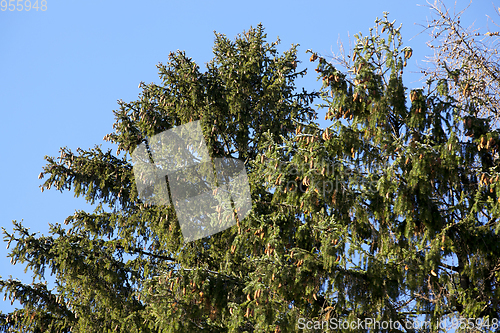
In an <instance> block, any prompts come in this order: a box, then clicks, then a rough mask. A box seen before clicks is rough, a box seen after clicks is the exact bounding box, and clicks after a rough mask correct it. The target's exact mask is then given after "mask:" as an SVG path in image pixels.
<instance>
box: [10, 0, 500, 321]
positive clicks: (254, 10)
mask: <svg viewBox="0 0 500 333" xmlns="http://www.w3.org/2000/svg"><path fill="white" fill-rule="evenodd" d="M13 2H14V1H13ZM20 2H21V3H24V0H22V1H20ZM31 2H32V4H34V0H31ZM497 2H498V1H497ZM446 3H447V5H448V6H450V8H452V9H453V3H454V1H446ZM459 3H460V4H459V5H460V6H462V7H460V8H463V6H465V5H467V3H468V1H459ZM39 4H40V1H39ZM305 4H306V2H305V1H290V0H289V1H246V2H237V1H201V0H199V1H167V0H164V1H159V0H156V1H151V0H145V1H128V0H127V1H117V0H108V1H94V0H87V1H61V0H47V2H46V5H47V8H46V11H41V10H40V9H39V10H38V11H36V10H35V9H31V10H30V11H22V12H20V11H17V10H16V11H9V10H8V9H7V11H0V31H1V33H0V48H1V52H0V114H1V118H0V138H1V142H2V143H1V145H0V154H1V155H0V156H1V158H2V160H1V162H2V163H1V164H0V171H1V172H0V182H1V183H0V184H1V185H2V187H3V188H2V191H1V192H0V204H1V206H0V208H1V209H0V226H3V227H5V228H7V229H8V230H11V228H12V223H11V221H12V220H19V221H20V220H22V219H24V224H25V225H26V226H28V227H30V228H31V231H33V232H37V231H40V232H42V233H46V232H47V230H48V223H56V222H59V223H62V222H63V221H64V219H65V218H66V217H67V216H68V215H71V214H73V213H74V211H75V209H90V206H88V205H87V204H86V203H85V201H84V200H83V199H82V198H74V197H73V194H72V193H70V192H65V193H60V192H57V191H56V190H54V189H52V190H49V191H45V192H44V193H41V191H40V188H39V186H40V184H41V183H42V181H41V180H38V178H37V177H38V174H39V173H40V172H41V170H42V167H43V166H44V165H45V162H44V159H43V157H44V156H45V155H49V156H58V155H59V153H58V151H59V148H60V147H64V146H67V147H69V148H70V149H72V150H76V148H78V147H81V148H82V149H88V148H91V147H93V146H94V145H96V144H103V147H112V148H114V146H111V145H109V144H107V143H105V142H103V140H102V138H103V137H104V135H106V134H107V133H110V132H112V124H113V122H114V119H113V113H112V110H114V109H117V108H118V105H117V103H116V101H117V100H118V99H123V100H124V101H132V100H135V99H137V97H138V94H139V92H140V90H139V88H138V85H139V82H141V81H144V82H146V83H149V82H158V81H159V80H158V75H157V68H156V64H158V62H164V63H166V62H167V60H168V54H169V52H170V51H175V50H177V49H179V50H185V51H186V53H187V55H188V56H190V57H192V58H193V59H194V60H195V61H196V62H197V63H198V64H199V65H200V67H202V68H203V67H204V64H205V63H206V62H207V61H209V60H210V59H211V57H212V53H211V52H212V46H213V41H214V35H213V31H214V30H215V31H217V32H221V33H224V34H226V35H227V36H228V37H230V38H234V36H235V35H236V34H238V33H240V32H243V31H244V30H248V28H249V27H250V26H256V25H257V24H258V23H260V22H262V23H263V25H264V27H265V28H266V32H267V34H268V41H274V40H276V37H277V36H279V38H280V39H281V42H282V43H281V46H280V50H281V51H283V50H286V49H288V48H289V46H290V44H292V43H298V44H300V47H299V57H300V59H301V60H302V61H303V63H302V64H300V68H304V67H309V68H310V69H312V68H313V67H312V65H311V63H309V62H308V61H307V59H308V58H309V57H308V55H307V54H305V51H306V50H307V49H313V50H314V51H316V52H319V53H321V54H323V55H326V56H328V55H331V52H332V51H336V50H337V40H338V38H339V36H340V38H342V39H343V40H344V41H345V42H347V41H348V39H347V36H348V33H350V35H351V36H352V35H353V34H355V33H357V32H359V31H362V32H363V33H367V32H368V28H369V27H372V26H373V25H374V20H375V18H376V17H377V16H378V17H382V13H383V12H384V11H388V12H389V13H390V16H389V17H390V19H391V20H392V19H396V20H397V22H399V23H403V29H402V33H403V37H404V40H405V43H406V45H408V46H411V47H413V49H414V53H413V57H412V59H411V61H412V62H411V63H410V64H409V65H410V66H409V71H415V72H417V71H419V68H418V66H417V65H418V64H417V61H418V63H419V64H420V65H422V66H423V65H424V64H423V63H422V62H421V60H423V59H424V57H425V55H430V50H429V49H428V48H427V47H426V45H425V42H426V41H427V40H428V35H427V34H425V33H424V34H421V35H418V34H419V33H420V32H421V31H422V27H420V26H417V25H415V23H417V24H424V23H425V22H426V19H427V18H429V17H430V11H429V9H428V8H427V7H425V6H418V5H419V4H420V5H425V4H426V3H425V0H404V1H402V0H394V1H372V0H363V1H361V0H353V1H345V0H343V1H313V2H309V3H308V5H307V6H306V5H305ZM497 5H498V3H497ZM494 8H496V7H494V6H493V4H492V2H491V1H486V0H474V1H473V3H472V5H471V7H470V8H469V10H468V11H467V14H466V18H467V22H472V21H473V20H476V25H477V26H485V25H486V23H487V21H486V16H485V14H487V13H489V14H490V15H491V14H492V13H493V12H494ZM417 35H418V36H417ZM415 36H416V37H415ZM410 39H411V40H410ZM310 72H311V74H312V73H314V72H312V71H310ZM419 77H420V75H419V74H411V73H409V74H408V80H407V81H406V84H407V85H409V86H411V87H417V86H421V85H422V83H419V82H416V80H417V79H418V78H419ZM301 85H303V86H305V87H306V88H308V89H310V90H313V89H318V88H319V83H316V81H315V77H314V76H313V75H311V76H310V77H309V79H304V80H302V81H299V82H298V86H299V87H300V86H301ZM5 245H6V244H5V243H4V245H2V246H1V247H0V275H1V276H2V277H3V278H6V277H8V276H9V275H12V276H14V277H19V278H21V280H23V281H25V282H28V283H29V282H30V279H29V277H28V276H26V275H25V274H24V272H23V271H24V267H18V266H19V265H17V266H12V265H10V262H9V259H7V258H6V255H7V253H8V252H7V250H6V249H5ZM0 296H1V295H0ZM9 309H11V306H10V303H9V302H4V303H0V310H1V311H3V312H7V311H9Z"/></svg>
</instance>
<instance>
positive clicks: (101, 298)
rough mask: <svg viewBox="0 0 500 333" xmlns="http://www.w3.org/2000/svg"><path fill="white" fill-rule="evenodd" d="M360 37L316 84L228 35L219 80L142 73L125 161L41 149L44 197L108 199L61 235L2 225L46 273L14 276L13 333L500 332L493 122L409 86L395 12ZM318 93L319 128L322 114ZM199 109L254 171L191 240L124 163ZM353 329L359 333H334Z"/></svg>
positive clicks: (443, 88) (23, 259)
mask: <svg viewBox="0 0 500 333" xmlns="http://www.w3.org/2000/svg"><path fill="white" fill-rule="evenodd" d="M355 38H356V40H355V43H354V47H353V50H351V52H350V54H349V55H348V56H346V57H345V58H340V59H337V60H339V61H338V63H334V62H329V61H328V60H327V59H326V58H325V57H323V56H321V55H319V54H317V53H315V52H313V51H309V52H310V53H311V58H310V60H311V62H313V63H315V64H317V67H316V73H318V78H319V80H320V81H321V83H322V86H321V90H320V92H319V94H318V93H315V92H312V93H308V92H306V91H305V90H304V89H302V90H301V91H300V90H299V89H297V87H296V86H295V79H297V78H298V77H300V76H302V75H305V74H306V72H305V70H302V71H299V70H298V69H297V67H298V60H297V46H296V45H293V46H292V48H291V49H290V50H288V51H286V52H284V53H283V54H281V55H280V54H279V53H278V52H277V49H276V47H277V44H278V42H273V43H271V44H268V43H267V42H266V40H265V39H266V35H265V33H264V29H263V27H262V26H260V25H259V26H258V27H257V28H255V29H250V30H249V31H248V32H246V33H243V34H241V35H239V36H238V37H237V38H236V39H235V40H234V41H231V40H229V39H228V38H227V37H225V36H224V35H221V34H216V39H215V45H214V58H213V60H212V61H210V62H209V63H208V64H207V70H206V71H205V72H201V71H200V68H199V67H198V66H197V65H196V63H195V62H194V61H193V60H191V59H190V58H188V57H187V56H186V55H185V54H184V53H183V52H177V53H172V54H170V57H169V62H168V64H167V65H160V66H159V74H160V79H161V82H162V83H161V84H148V85H146V84H142V89H143V91H142V93H141V95H140V98H139V100H137V101H134V102H130V103H125V102H120V109H119V110H117V111H115V115H116V123H115V124H114V129H115V131H114V133H112V134H110V135H108V136H106V137H105V139H106V140H110V141H111V142H113V143H115V144H116V145H117V147H118V148H117V149H118V151H120V152H123V156H122V157H118V156H117V155H115V154H113V153H112V152H111V151H107V152H103V151H101V149H100V148H99V147H95V148H94V149H90V150H87V151H83V150H79V151H77V152H76V153H73V152H71V151H69V150H67V149H62V151H61V156H60V158H59V160H56V159H54V158H47V162H48V164H47V166H46V167H45V168H44V170H43V172H42V176H44V177H47V179H46V181H45V183H44V185H43V187H42V189H45V188H46V189H49V188H51V187H54V188H56V189H58V190H61V191H63V190H73V191H74V192H75V194H76V195H82V196H84V197H85V199H86V200H87V201H89V202H91V203H96V204H98V207H97V209H96V210H95V211H94V212H91V213H88V212H83V211H77V212H76V213H75V214H74V215H72V216H70V217H68V219H67V220H66V223H67V224H68V227H67V228H63V227H62V226H60V225H57V224H56V225H53V226H51V230H50V236H41V235H36V234H30V233H29V231H28V230H27V229H26V228H24V227H23V226H22V225H21V224H20V223H18V222H15V224H14V232H8V231H4V233H5V238H6V241H7V242H8V243H9V244H10V245H12V250H11V257H12V259H13V260H14V261H15V262H18V263H20V264H25V265H26V266H27V268H28V269H30V270H31V271H33V273H34V275H35V277H36V278H40V279H41V280H42V281H41V282H35V281H34V282H35V283H34V284H33V285H23V284H22V283H20V282H18V281H15V280H2V281H0V287H1V288H2V291H3V292H5V293H6V294H7V295H8V296H9V297H10V298H15V299H17V300H19V301H20V302H21V304H22V305H23V308H22V309H19V310H16V311H14V312H13V313H10V314H8V315H2V317H1V320H2V325H3V327H4V328H6V329H7V328H10V329H12V330H13V331H18V332H21V331H26V330H29V331H40V332H42V331H43V332H46V331H52V332H89V331H92V332H107V331H110V332H113V331H124V332H129V331H131V332H149V331H151V332H157V331H158V332H205V331H206V332H242V331H243V332H296V331H300V330H301V329H303V330H304V331H318V332H319V331H337V330H341V331H365V330H367V329H369V327H368V326H366V325H367V323H369V321H366V320H370V319H371V320H377V321H378V323H379V324H378V326H377V325H375V327H372V328H371V329H370V331H373V332H381V331H391V329H389V328H387V327H386V326H384V324H383V323H391V325H392V326H391V327H392V328H393V329H392V331H403V332H407V331H408V332H414V331H416V330H412V329H411V327H412V325H411V322H412V320H414V319H415V318H416V317H417V316H425V318H426V319H428V320H429V321H431V322H432V324H433V326H432V329H431V330H432V331H435V332H437V331H439V330H440V327H439V324H440V322H441V320H443V319H444V318H447V317H449V316H456V317H458V318H466V319H468V318H480V319H481V318H482V319H484V320H488V322H487V323H488V324H489V325H493V324H495V323H497V321H498V316H499V307H498V302H497V300H498V299H499V297H498V296H499V295H497V293H498V291H497V288H496V286H497V285H496V284H497V274H498V271H499V267H500V261H499V251H500V249H498V245H497V244H499V242H498V241H499V237H498V234H497V232H498V230H499V224H498V222H497V216H498V214H499V213H498V211H499V207H500V199H499V198H500V192H499V191H500V187H498V186H497V184H498V179H499V176H500V174H499V173H498V171H497V164H498V163H497V156H498V150H499V147H500V146H499V143H500V138H499V137H498V131H497V130H496V129H494V128H493V127H492V123H491V121H490V119H488V118H480V117H479V116H478V115H477V113H475V112H476V111H475V110H477V106H476V105H474V104H473V103H472V102H471V103H470V104H468V105H467V107H466V108H464V107H463V103H456V100H455V99H454V98H453V97H452V96H450V95H449V89H448V82H447V80H441V81H439V82H436V83H435V82H431V81H429V82H427V83H426V84H427V85H426V86H425V87H424V88H422V89H413V90H410V91H408V89H407V88H406V87H405V85H404V83H403V73H404V69H405V67H406V64H407V61H408V59H410V57H411V55H412V50H411V48H409V47H407V46H404V45H403V43H402V37H401V27H397V26H396V25H395V22H390V21H389V20H388V18H387V16H386V15H385V16H384V18H383V19H377V20H376V25H375V27H374V28H372V29H370V31H369V33H368V34H367V35H362V34H361V33H360V34H358V35H356V36H355ZM450 79H452V78H450ZM318 95H320V97H321V98H322V100H323V102H322V104H321V105H320V106H319V107H320V108H323V109H324V110H326V120H327V121H328V127H327V128H325V129H323V128H321V127H320V126H319V124H318V122H317V119H316V111H315V110H314V109H313V108H312V107H311V104H312V103H313V100H314V97H317V96H318ZM464 112H465V115H464ZM195 120H200V121H201V127H202V129H203V134H204V137H205V140H206V142H207V145H208V148H209V151H210V153H211V157H213V158H219V157H228V158H229V157H232V158H236V159H238V160H240V161H242V162H244V164H245V168H246V170H247V174H248V178H249V183H250V188H251V199H252V210H251V212H250V214H249V215H248V216H247V217H246V218H244V219H242V220H238V221H237V225H235V226H233V227H232V228H229V229H227V230H225V231H223V232H220V233H217V234H214V235H212V236H209V237H205V238H203V239H200V240H196V241H193V242H184V241H183V237H182V234H181V231H180V228H179V223H178V221H177V216H176V213H175V211H174V209H173V207H172V206H171V205H151V204H148V203H145V202H143V201H142V200H141V199H140V198H139V196H138V193H137V184H136V180H135V178H134V173H133V167H132V164H131V159H130V156H131V154H132V153H133V151H134V150H135V149H136V147H137V146H139V145H140V144H141V143H146V142H147V141H148V139H149V138H151V137H152V136H153V135H155V134H158V133H161V132H163V131H165V130H168V129H171V128H173V127H176V126H180V125H184V124H187V123H189V122H191V121H195ZM11 243H12V244H11ZM46 268H47V269H49V270H47V271H45V269H46ZM48 273H53V274H55V277H56V288H55V289H53V290H48V289H47V287H46V285H45V284H44V283H43V279H44V276H45V274H48ZM420 319H421V318H420ZM358 320H360V321H362V323H363V325H364V326H356V325H358V323H359V321H358ZM342 322H345V323H349V324H352V323H354V324H355V326H354V327H353V326H352V325H350V326H349V327H346V326H340V327H338V326H337V327H335V324H337V325H341V324H342ZM325 323H327V324H328V325H325ZM465 324H468V323H467V320H465ZM474 324H476V323H474ZM490 329H491V330H496V326H491V327H490Z"/></svg>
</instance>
